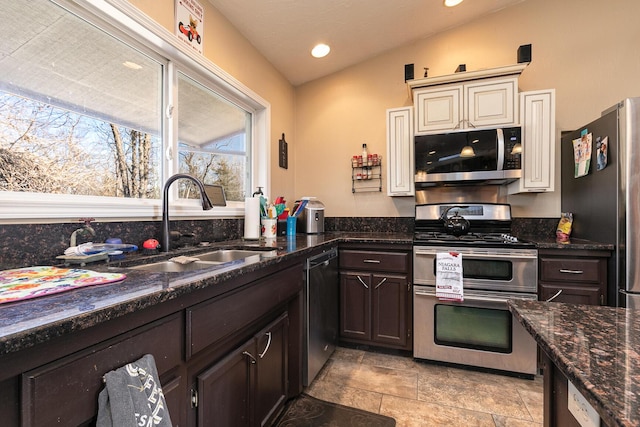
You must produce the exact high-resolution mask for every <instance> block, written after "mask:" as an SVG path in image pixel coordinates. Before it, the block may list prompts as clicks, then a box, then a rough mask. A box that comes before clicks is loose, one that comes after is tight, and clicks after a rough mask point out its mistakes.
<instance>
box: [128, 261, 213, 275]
mask: <svg viewBox="0 0 640 427" xmlns="http://www.w3.org/2000/svg"><path fill="white" fill-rule="evenodd" d="M219 264H221V263H219V262H201V261H195V262H190V263H188V264H180V263H179V262H174V261H159V262H153V263H151V264H142V265H136V266H134V267H130V268H132V269H134V270H146V271H155V272H157V273H182V272H185V271H195V270H204V269H205V268H211V267H213V266H216V265H219Z"/></svg>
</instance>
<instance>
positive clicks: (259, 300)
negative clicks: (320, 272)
mask: <svg viewBox="0 0 640 427" xmlns="http://www.w3.org/2000/svg"><path fill="white" fill-rule="evenodd" d="M302 278H303V273H302V265H300V266H295V267H291V268H289V269H288V270H284V271H282V272H280V273H277V274H274V275H273V276H270V277H267V278H265V279H261V280H258V281H257V282H256V283H254V284H253V285H251V286H250V287H249V288H246V289H244V290H242V291H240V292H236V293H234V294H232V295H229V296H223V297H220V298H215V299H213V300H212V301H206V302H204V303H201V304H198V305H197V306H194V307H192V308H188V309H187V360H188V359H190V358H191V357H192V356H193V355H195V354H196V353H198V352H199V351H201V350H204V349H205V348H207V347H208V346H210V345H212V344H214V343H215V342H217V341H220V340H222V339H224V338H226V337H227V336H229V335H231V334H233V333H235V332H236V331H238V330H240V329H242V328H243V327H245V326H247V325H249V324H250V323H252V322H254V321H256V320H257V319H259V318H260V317H261V316H263V315H265V314H267V313H269V312H270V311H271V310H273V309H274V308H275V307H276V306H278V305H279V304H282V303H284V302H286V301H288V300H289V299H291V298H292V297H294V296H295V295H296V294H297V293H298V292H300V291H301V290H302Z"/></svg>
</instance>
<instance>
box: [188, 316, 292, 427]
mask: <svg viewBox="0 0 640 427" xmlns="http://www.w3.org/2000/svg"><path fill="white" fill-rule="evenodd" d="M288 330H289V318H288V316H287V314H286V313H285V314H283V315H282V316H280V317H279V318H278V319H276V320H275V321H274V322H272V323H271V324H270V325H268V326H267V327H266V328H265V329H263V330H262V331H260V332H259V333H258V334H256V336H255V337H253V338H252V339H251V340H249V341H248V342H246V343H245V344H243V345H241V346H240V347H238V348H236V349H235V350H234V351H232V352H231V353H230V354H229V355H228V356H226V357H225V358H224V359H223V360H221V361H220V362H218V363H216V364H214V365H213V366H212V367H211V368H209V369H206V370H205V371H204V372H203V373H202V374H200V375H198V378H197V389H196V390H192V403H193V405H194V406H197V408H198V423H197V425H198V426H203V427H204V426H207V427H209V426H210V427H215V426H223V427H227V426H238V427H240V426H261V427H262V426H266V425H270V424H271V423H272V422H273V420H274V419H275V417H276V416H277V414H278V413H279V411H280V410H281V409H282V408H283V407H284V402H285V401H286V398H287V385H288V379H287V369H288V342H287V336H288Z"/></svg>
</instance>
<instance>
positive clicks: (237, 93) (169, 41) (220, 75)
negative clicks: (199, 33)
mask: <svg viewBox="0 0 640 427" xmlns="http://www.w3.org/2000/svg"><path fill="white" fill-rule="evenodd" d="M57 2H58V3H60V4H62V5H64V6H65V7H68V8H69V9H71V10H73V11H79V12H80V13H82V14H83V15H84V14H85V13H88V14H90V15H93V16H96V17H97V18H99V19H100V20H102V21H104V22H105V23H106V24H107V26H113V27H116V28H126V29H127V31H128V32H134V33H136V35H135V37H136V39H137V40H139V41H142V42H143V43H144V44H145V45H146V46H148V47H149V48H150V49H152V50H153V51H155V52H157V53H158V54H159V55H161V56H163V57H165V58H168V59H169V64H168V70H167V74H168V76H169V78H167V79H166V80H165V81H166V83H165V87H164V88H163V92H164V99H163V106H164V111H165V114H164V117H163V126H162V128H163V130H162V133H163V144H165V145H164V147H165V148H163V150H166V151H165V152H164V153H163V156H162V159H163V161H162V164H161V166H160V167H161V170H162V179H161V187H160V190H162V187H163V185H164V182H166V180H167V178H168V177H169V176H171V175H172V174H173V173H175V170H176V166H177V164H176V161H175V160H170V158H171V156H173V157H175V158H177V150H178V147H177V129H175V122H177V116H173V117H172V115H171V114H170V113H169V112H170V111H171V109H172V105H174V96H175V94H174V88H175V85H176V84H177V83H176V73H175V67H180V69H181V70H189V71H190V73H192V74H196V75H198V76H199V77H200V79H201V81H202V79H204V80H206V82H207V86H208V87H210V88H212V89H214V90H215V91H216V92H217V93H219V94H220V95H222V96H224V97H226V98H228V99H230V100H232V101H233V102H234V103H236V104H237V105H239V106H241V107H242V108H244V109H246V110H247V111H249V112H250V113H251V114H252V125H251V181H252V182H251V183H249V184H250V185H249V188H250V189H252V188H256V187H257V186H261V187H263V188H264V189H265V190H266V191H265V193H266V194H270V193H269V189H270V186H271V182H270V175H271V174H270V165H271V162H270V150H269V135H270V123H271V106H270V104H269V103H268V102H267V101H266V100H264V99H263V98H262V97H260V96H259V95H258V94H256V93H255V92H253V91H252V90H251V89H249V88H248V87H246V86H245V85H243V84H242V83H241V82H239V81H238V80H236V79H235V78H234V77H233V76H231V75H230V74H228V73H226V72H225V71H224V70H222V69H221V68H219V67H218V66H217V65H215V64H214V63H213V62H211V61H210V60H208V59H207V58H205V57H203V56H201V55H199V54H197V53H194V52H191V51H190V50H188V49H186V48H185V47H184V46H182V44H181V43H178V40H177V38H176V36H175V35H174V34H172V33H170V32H169V31H167V30H166V29H165V28H164V27H162V26H160V25H159V24H158V23H156V22H155V21H153V20H151V19H150V18H149V17H147V16H146V15H144V14H143V13H141V12H140V11H139V10H138V9H136V8H135V7H133V6H132V5H131V4H129V3H128V2H127V1H125V0H110V1H105V0H84V1H80V0H57ZM172 187H173V186H172ZM175 188H176V189H177V186H175ZM172 190H174V189H173V188H172ZM250 195H251V194H248V195H247V196H250ZM170 197H171V200H170V207H171V212H170V215H171V217H172V218H183V219H186V218H195V219H204V218H216V217H237V216H241V215H243V214H244V202H234V201H229V202H227V206H226V207H214V208H213V209H212V210H210V211H203V210H202V207H201V204H200V203H199V202H198V201H197V200H184V199H177V191H172V192H171V194H170ZM82 217H93V218H96V220H98V221H132V220H137V221H143V220H157V219H160V218H161V217H162V201H161V199H129V198H115V197H99V196H75V195H61V194H41V193H27V192H7V191H4V192H2V191H0V223H2V224H12V223H16V224H19V223H54V222H67V221H74V222H75V221H77V220H78V219H79V218H82Z"/></svg>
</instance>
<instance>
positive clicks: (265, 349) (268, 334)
mask: <svg viewBox="0 0 640 427" xmlns="http://www.w3.org/2000/svg"><path fill="white" fill-rule="evenodd" d="M266 335H267V337H268V338H269V340H268V341H267V346H266V347H265V348H264V351H263V352H262V353H260V354H258V357H260V359H262V358H263V357H264V355H265V354H267V351H269V346H270V345H271V332H267V334H266Z"/></svg>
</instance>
